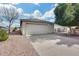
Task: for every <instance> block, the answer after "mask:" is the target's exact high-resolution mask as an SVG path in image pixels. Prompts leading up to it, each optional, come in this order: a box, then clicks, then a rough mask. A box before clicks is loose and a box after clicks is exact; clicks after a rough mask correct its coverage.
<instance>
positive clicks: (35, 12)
mask: <svg viewBox="0 0 79 59" xmlns="http://www.w3.org/2000/svg"><path fill="white" fill-rule="evenodd" d="M32 16H33V18H41V16H42V14H41V12H40V11H39V10H35V11H34V13H33V14H32Z"/></svg>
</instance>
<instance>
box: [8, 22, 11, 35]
mask: <svg viewBox="0 0 79 59" xmlns="http://www.w3.org/2000/svg"><path fill="white" fill-rule="evenodd" d="M10 28H11V21H10V22H9V27H8V31H9V34H10V33H11V30H10Z"/></svg>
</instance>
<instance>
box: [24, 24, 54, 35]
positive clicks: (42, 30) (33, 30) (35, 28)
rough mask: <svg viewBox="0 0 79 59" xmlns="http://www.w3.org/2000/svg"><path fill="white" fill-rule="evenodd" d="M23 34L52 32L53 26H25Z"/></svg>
mask: <svg viewBox="0 0 79 59" xmlns="http://www.w3.org/2000/svg"><path fill="white" fill-rule="evenodd" d="M25 32H26V33H29V34H44V33H51V32H53V26H51V25H48V24H47V25H36V24H27V25H26V26H25Z"/></svg>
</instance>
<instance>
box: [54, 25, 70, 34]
mask: <svg viewBox="0 0 79 59" xmlns="http://www.w3.org/2000/svg"><path fill="white" fill-rule="evenodd" d="M54 31H55V32H61V33H68V32H69V28H68V27H66V26H61V25H58V24H54Z"/></svg>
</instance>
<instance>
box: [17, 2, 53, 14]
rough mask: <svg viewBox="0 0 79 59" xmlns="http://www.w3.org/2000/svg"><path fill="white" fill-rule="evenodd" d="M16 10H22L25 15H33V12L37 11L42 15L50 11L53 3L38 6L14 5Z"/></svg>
mask: <svg viewBox="0 0 79 59" xmlns="http://www.w3.org/2000/svg"><path fill="white" fill-rule="evenodd" d="M16 7H17V8H22V9H23V11H24V12H25V13H33V12H34V11H35V10H37V9H38V10H39V11H40V12H41V13H42V14H44V13H45V12H46V11H48V10H50V9H52V8H53V7H54V4H53V3H39V4H37V5H36V4H33V3H20V4H16Z"/></svg>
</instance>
